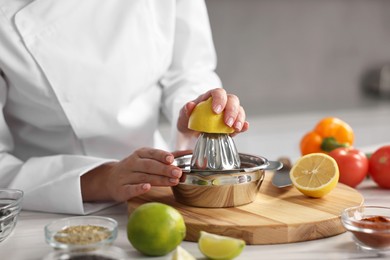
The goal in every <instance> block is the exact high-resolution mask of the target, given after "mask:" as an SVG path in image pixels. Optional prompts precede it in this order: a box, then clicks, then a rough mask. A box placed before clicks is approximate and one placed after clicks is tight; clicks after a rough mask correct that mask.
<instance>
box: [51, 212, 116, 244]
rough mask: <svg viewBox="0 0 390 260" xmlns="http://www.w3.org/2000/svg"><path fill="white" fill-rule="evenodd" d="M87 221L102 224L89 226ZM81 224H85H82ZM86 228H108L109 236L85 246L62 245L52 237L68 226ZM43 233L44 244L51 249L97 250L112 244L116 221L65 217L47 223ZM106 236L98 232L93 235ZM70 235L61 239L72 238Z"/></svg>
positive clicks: (99, 218) (108, 218)
mask: <svg viewBox="0 0 390 260" xmlns="http://www.w3.org/2000/svg"><path fill="white" fill-rule="evenodd" d="M88 220H99V221H102V223H101V224H100V225H99V224H89V223H88ZM72 221H76V222H77V221H80V223H72ZM81 222H85V223H84V224H83V223H81ZM55 225H59V227H58V228H54V226H55ZM82 225H85V226H88V225H96V226H103V227H106V228H108V232H110V233H109V236H108V237H107V238H105V239H102V240H99V241H97V242H92V243H87V244H73V243H64V242H60V241H58V240H56V239H55V238H54V236H55V235H56V234H57V232H58V231H61V230H63V229H64V228H67V227H70V226H82ZM44 231H45V239H46V242H47V243H48V244H49V245H51V246H52V247H53V248H59V249H70V250H72V249H83V248H99V247H101V246H104V245H106V244H109V243H112V242H114V241H115V239H116V238H117V235H118V221H116V220H115V219H113V218H110V217H103V216H72V217H66V218H61V219H56V220H53V221H52V222H50V223H48V224H47V225H45V227H44ZM99 233H101V234H107V231H98V232H96V233H94V234H99ZM72 236H74V234H72V235H64V236H63V237H72Z"/></svg>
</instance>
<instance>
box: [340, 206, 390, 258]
mask: <svg viewBox="0 0 390 260" xmlns="http://www.w3.org/2000/svg"><path fill="white" fill-rule="evenodd" d="M367 219H371V220H367ZM341 222H342V224H343V226H344V227H345V228H346V229H347V230H348V231H350V232H351V233H352V234H353V238H354V240H355V243H356V244H357V245H358V246H359V247H360V248H362V249H364V250H373V251H388V250H390V208H387V207H380V206H356V207H351V208H347V209H345V210H344V211H343V212H342V214H341Z"/></svg>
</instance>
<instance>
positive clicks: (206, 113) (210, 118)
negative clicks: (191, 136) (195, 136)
mask: <svg viewBox="0 0 390 260" xmlns="http://www.w3.org/2000/svg"><path fill="white" fill-rule="evenodd" d="M211 105H212V97H209V98H208V99H207V100H205V101H202V102H200V103H199V104H197V105H196V107H195V108H194V110H193V111H192V113H191V115H190V118H189V121H188V128H189V129H191V130H194V131H198V132H203V133H214V134H231V133H233V132H234V129H233V128H232V127H229V126H228V125H226V124H225V122H224V120H223V118H224V113H223V112H222V113H220V114H216V113H214V111H213V109H212V106H211Z"/></svg>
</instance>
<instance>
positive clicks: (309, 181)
mask: <svg viewBox="0 0 390 260" xmlns="http://www.w3.org/2000/svg"><path fill="white" fill-rule="evenodd" d="M290 178H291V181H292V183H293V184H294V186H295V187H296V188H297V189H298V190H299V191H300V192H302V193H303V194H304V195H306V196H309V197H314V198H320V197H323V196H325V195H326V194H328V193H329V192H331V191H332V190H333V189H334V188H335V187H336V185H337V183H338V181H339V168H338V166H337V162H336V161H335V160H334V159H333V158H332V157H330V156H329V155H327V154H324V153H310V154H307V155H304V156H302V157H301V158H300V159H299V160H298V161H297V162H296V163H295V164H294V166H293V167H292V168H291V170H290Z"/></svg>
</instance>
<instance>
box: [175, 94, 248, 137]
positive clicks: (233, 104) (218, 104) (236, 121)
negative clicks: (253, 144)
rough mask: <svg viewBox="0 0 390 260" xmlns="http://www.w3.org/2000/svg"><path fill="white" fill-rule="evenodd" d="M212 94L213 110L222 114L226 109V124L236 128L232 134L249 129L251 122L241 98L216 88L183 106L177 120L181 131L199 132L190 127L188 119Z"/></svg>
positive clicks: (188, 132)
mask: <svg viewBox="0 0 390 260" xmlns="http://www.w3.org/2000/svg"><path fill="white" fill-rule="evenodd" d="M210 96H212V97H213V103H212V107H213V111H214V112H215V113H216V114H220V113H222V112H223V111H224V122H225V124H226V125H228V126H230V127H233V128H234V130H235V132H234V133H233V134H232V135H236V134H237V133H241V132H245V131H247V130H248V128H249V123H248V122H247V121H245V119H246V115H245V110H244V108H243V107H242V106H241V105H240V100H239V98H238V97H237V96H236V95H233V94H227V93H226V91H225V90H224V89H222V88H215V89H212V90H209V91H207V92H206V93H204V94H203V95H200V96H199V97H198V98H196V99H195V100H192V101H190V102H188V103H187V104H185V105H184V106H183V108H182V109H181V110H180V114H179V119H178V122H177V128H178V130H179V131H180V132H182V133H185V134H191V133H192V134H198V133H194V131H192V130H190V129H188V120H189V117H190V115H191V113H192V110H193V109H194V108H195V106H196V105H197V104H198V103H200V102H202V101H205V100H207V99H208V98H209V97H210Z"/></svg>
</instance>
